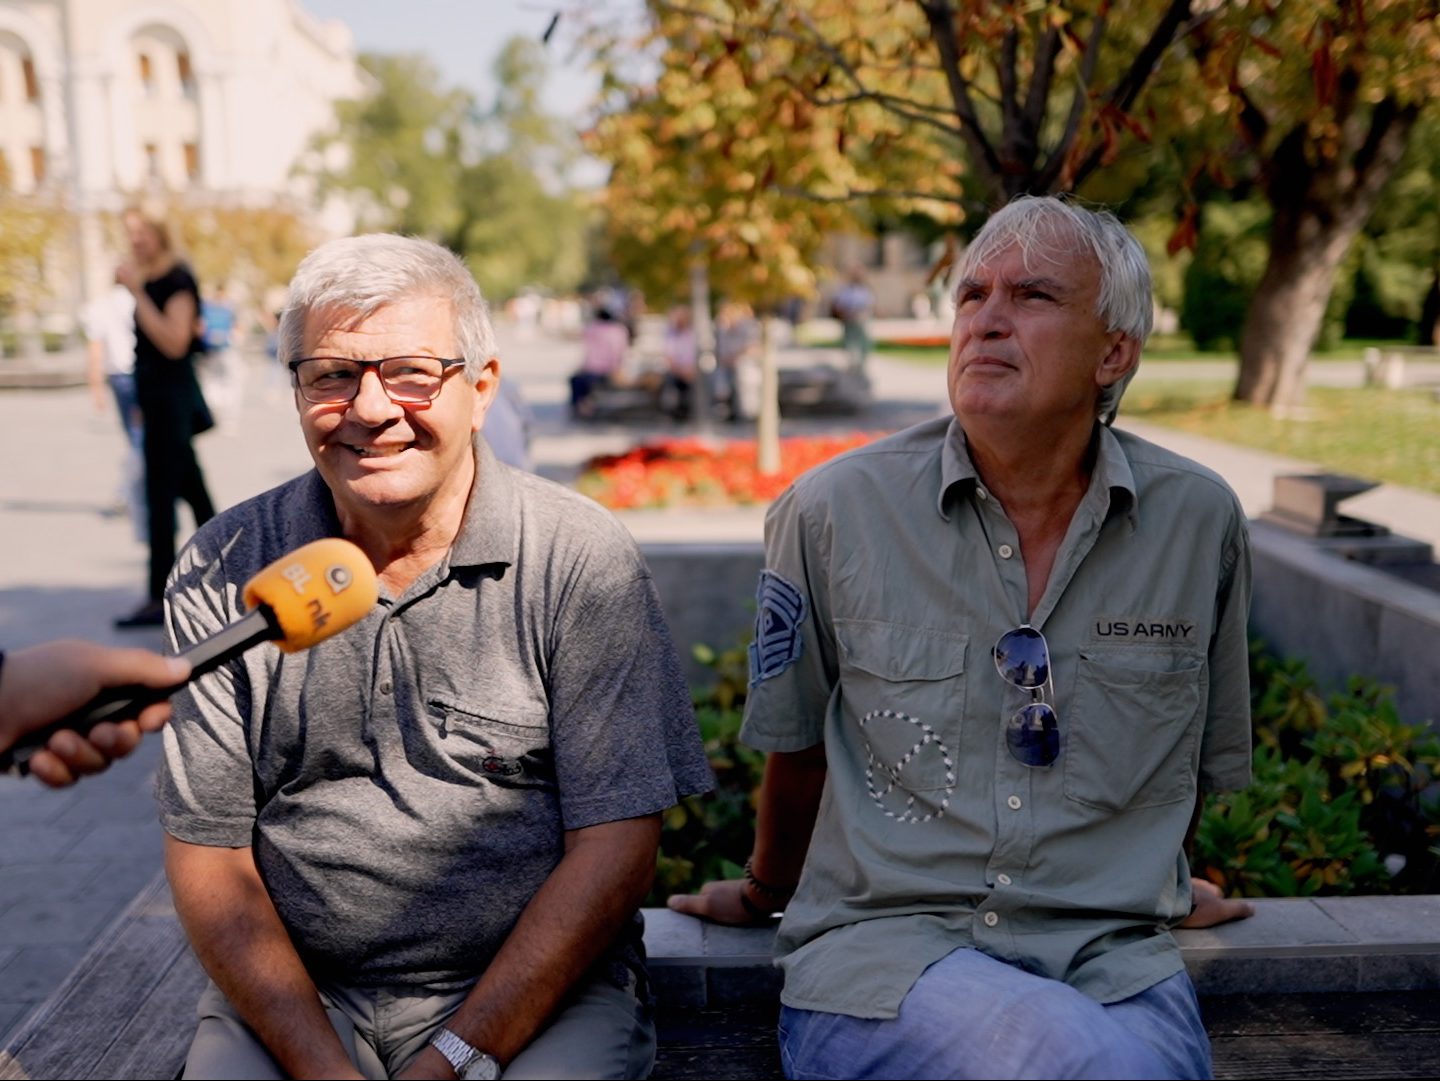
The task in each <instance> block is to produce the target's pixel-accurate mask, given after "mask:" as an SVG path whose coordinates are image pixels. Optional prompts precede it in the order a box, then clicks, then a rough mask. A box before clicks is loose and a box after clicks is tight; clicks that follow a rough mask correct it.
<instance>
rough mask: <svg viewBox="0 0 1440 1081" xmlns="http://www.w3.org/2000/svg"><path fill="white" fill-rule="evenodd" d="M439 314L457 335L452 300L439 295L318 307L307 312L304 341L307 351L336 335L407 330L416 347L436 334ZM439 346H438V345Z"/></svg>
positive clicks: (393, 332)
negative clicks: (322, 340)
mask: <svg viewBox="0 0 1440 1081" xmlns="http://www.w3.org/2000/svg"><path fill="white" fill-rule="evenodd" d="M436 314H439V315H440V316H441V317H442V318H443V320H444V323H443V325H444V326H445V327H446V328H448V330H449V332H450V336H451V337H452V338H453V334H454V322H455V320H454V312H453V310H452V308H451V305H450V301H449V299H448V298H446V297H443V296H440V295H438V294H435V293H429V292H417V293H408V294H406V295H404V296H400V297H396V298H378V297H377V298H373V299H371V298H362V299H360V301H359V302H358V303H330V304H317V305H316V306H315V307H313V308H310V309H309V310H308V311H306V313H305V322H304V325H303V327H302V331H301V341H302V342H303V343H304V348H305V351H306V352H310V351H311V349H312V348H313V347H314V345H315V343H316V342H318V341H320V340H321V339H323V338H325V337H327V336H330V335H334V334H361V335H367V334H386V335H395V334H400V335H402V336H403V335H404V334H405V333H406V332H407V331H408V332H409V333H410V334H412V335H413V336H414V337H415V338H416V339H417V341H416V343H415V344H416V345H417V346H418V345H421V344H426V343H422V342H420V341H419V340H418V339H419V338H421V337H423V336H427V335H433V334H434V332H435V325H436V320H435V319H434V318H433V316H434V315H436ZM437 344H438V343H437Z"/></svg>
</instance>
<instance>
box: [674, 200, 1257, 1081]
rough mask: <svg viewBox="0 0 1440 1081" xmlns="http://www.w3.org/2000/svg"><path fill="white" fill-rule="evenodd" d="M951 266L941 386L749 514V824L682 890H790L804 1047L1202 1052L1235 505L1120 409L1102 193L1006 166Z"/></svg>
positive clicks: (1137, 330)
mask: <svg viewBox="0 0 1440 1081" xmlns="http://www.w3.org/2000/svg"><path fill="white" fill-rule="evenodd" d="M958 278H959V287H958V290H957V295H956V317H955V323H954V329H953V332H952V335H951V345H950V364H949V369H948V388H949V397H950V404H951V406H952V408H953V412H954V416H953V417H950V416H947V417H945V418H942V419H939V420H936V421H932V422H928V423H925V424H921V425H918V426H917V427H914V428H911V429H909V430H907V431H904V432H900V433H899V434H897V435H895V436H892V437H890V438H888V439H884V440H881V441H879V442H877V443H874V444H871V445H870V446H868V447H866V448H863V449H861V450H858V451H854V452H852V453H850V454H847V455H845V456H843V457H841V458H839V459H836V460H835V461H833V462H831V463H828V464H826V465H823V466H820V467H819V468H817V469H815V470H813V471H812V472H810V473H809V474H807V475H805V476H804V477H802V478H800V480H798V481H797V482H796V483H795V485H794V486H793V487H792V488H791V489H790V490H789V491H788V492H786V493H785V495H784V496H782V497H781V498H780V499H779V500H778V501H777V502H776V503H775V505H774V506H773V508H772V509H771V511H770V513H769V515H768V517H767V519H766V529H765V535H766V559H767V569H766V570H765V571H764V573H763V574H762V577H761V582H760V589H759V596H758V600H759V614H758V617H757V624H756V640H755V644H754V647H753V648H752V652H751V673H750V681H751V690H750V698H749V701H748V703H747V709H746V717H745V726H744V730H743V738H745V739H746V740H747V742H749V743H750V744H751V745H753V746H755V747H758V748H761V749H763V750H766V751H768V752H770V755H769V758H768V759H767V765H766V772H765V777H764V782H763V785H762V788H761V797H760V803H759V807H758V817H757V827H756V840H755V847H754V849H753V854H752V857H751V859H750V862H749V863H748V865H747V867H746V875H745V878H744V879H743V880H735V881H730V882H721V883H711V884H709V885H708V886H707V887H706V888H705V890H704V891H703V892H702V893H701V894H700V895H699V896H695V897H687V898H675V899H673V900H672V906H673V907H675V908H677V909H680V910H682V911H687V912H693V913H695V914H697V915H702V916H706V917H709V918H712V919H717V920H721V921H725V922H734V923H741V922H754V921H759V920H762V919H764V918H767V917H769V916H770V915H771V914H772V913H774V912H777V911H780V910H782V909H783V911H784V917H783V919H782V921H781V923H780V928H779V935H778V940H777V953H778V957H779V962H778V963H779V965H780V967H781V968H782V969H783V970H784V977H785V982H784V991H783V994H782V1002H783V1009H782V1014H781V1020H780V1039H781V1050H782V1057H783V1061H784V1065H785V1069H786V1072H787V1074H788V1075H789V1076H791V1077H800V1078H804V1077H1054V1078H1059V1077H1099V1078H1121V1077H1147V1078H1149V1077H1199V1076H1208V1075H1209V1072H1210V1049H1209V1044H1208V1040H1207V1038H1206V1035H1205V1030H1204V1028H1203V1026H1202V1024H1201V1021H1200V1017H1199V1011H1198V1007H1197V1004H1196V999H1195V993H1194V989H1193V987H1192V986H1191V984H1190V981H1189V979H1188V977H1187V976H1186V974H1185V971H1184V968H1183V966H1182V963H1181V958H1180V952H1179V949H1178V948H1177V946H1176V944H1175V941H1174V939H1173V938H1172V936H1171V935H1170V933H1169V932H1170V929H1171V928H1173V927H1175V926H1176V925H1178V924H1179V923H1180V922H1181V921H1183V920H1186V919H1187V918H1189V917H1190V915H1191V911H1192V883H1191V880H1190V877H1189V874H1188V870H1187V864H1186V859H1185V855H1184V845H1185V842H1186V838H1187V830H1188V829H1190V828H1192V827H1193V822H1194V817H1195V815H1196V813H1197V811H1198V808H1199V806H1200V798H1201V792H1202V790H1203V789H1207V788H1234V787H1240V786H1244V785H1245V784H1246V783H1247V782H1248V780H1249V776H1250V724H1249V722H1250V697H1249V685H1248V665H1247V657H1248V654H1247V643H1246V615H1247V608H1248V604H1249V593H1250V557H1249V549H1248V541H1247V536H1246V528H1245V519H1244V515H1243V513H1242V512H1241V509H1240V506H1239V504H1238V503H1237V501H1236V499H1235V496H1234V495H1233V493H1231V491H1230V490H1229V489H1228V488H1227V487H1226V486H1225V484H1224V483H1223V482H1222V481H1221V480H1220V478H1219V477H1217V476H1215V474H1213V473H1211V472H1210V471H1209V470H1207V469H1204V468H1202V467H1201V466H1199V465H1197V464H1195V463H1194V462H1190V461H1187V460H1185V459H1183V458H1180V457H1177V456H1176V455H1174V454H1171V453H1169V452H1167V451H1164V450H1161V449H1160V448H1158V447H1155V446H1152V445H1150V444H1148V443H1146V442H1144V441H1143V440H1141V439H1138V438H1136V437H1134V436H1132V435H1129V434H1128V433H1125V432H1117V431H1113V430H1112V429H1111V428H1110V426H1109V423H1110V421H1111V420H1112V419H1113V417H1114V415H1115V410H1116V406H1117V404H1118V402H1119V400H1120V396H1121V394H1122V392H1123V390H1124V388H1125V385H1126V384H1127V383H1128V381H1129V380H1130V378H1131V377H1132V376H1133V374H1134V372H1135V368H1136V365H1137V363H1138V362H1139V359H1140V350H1141V347H1142V345H1143V343H1144V341H1145V338H1146V336H1147V334H1148V333H1149V330H1150V325H1151V287H1150V273H1149V268H1148V265H1147V262H1146V258H1145V254H1144V251H1143V250H1142V249H1141V247H1140V245H1139V244H1138V243H1137V242H1136V241H1135V239H1134V238H1133V237H1132V236H1131V235H1130V234H1129V233H1128V232H1127V231H1126V229H1125V228H1124V227H1123V226H1122V225H1121V224H1120V223H1119V222H1118V221H1116V219H1115V218H1114V217H1113V216H1111V215H1109V214H1106V213H1096V212H1092V211H1090V210H1087V209H1084V208H1081V207H1080V206H1078V205H1075V204H1073V203H1070V202H1066V201H1062V200H1058V199H1053V198H1022V199H1019V200H1017V201H1015V202H1013V203H1011V204H1010V205H1009V206H1007V207H1005V208H1003V209H1002V210H1000V211H999V212H998V213H996V214H995V215H994V216H993V217H992V218H991V219H990V220H989V222H988V223H987V224H986V226H985V227H984V228H983V229H982V230H981V232H980V234H979V235H978V236H977V237H976V238H975V240H974V242H973V243H972V244H971V246H970V247H969V248H968V250H967V251H966V252H965V255H964V259H963V262H962V265H961V266H960V267H959V274H958ZM1193 896H1195V897H1198V898H1202V899H1203V900H1204V901H1205V903H1206V910H1205V911H1204V912H1202V913H1199V914H1198V915H1200V916H1201V918H1202V919H1205V920H1209V921H1210V922H1216V921H1218V920H1220V919H1225V918H1232V917H1234V916H1237V915H1242V914H1243V913H1244V906H1243V905H1241V904H1239V903H1237V902H1224V901H1222V900H1220V899H1219V898H1218V897H1217V896H1214V895H1212V894H1210V893H1208V892H1207V891H1204V890H1203V889H1198V890H1197V891H1196V892H1194V893H1193Z"/></svg>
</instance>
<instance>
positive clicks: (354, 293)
mask: <svg viewBox="0 0 1440 1081" xmlns="http://www.w3.org/2000/svg"><path fill="white" fill-rule="evenodd" d="M414 296H436V297H441V298H443V299H445V300H448V301H449V302H450V306H451V308H452V309H453V311H454V313H455V343H456V346H457V347H458V348H459V350H460V355H461V356H462V357H464V358H465V378H466V379H468V380H469V381H470V382H471V383H472V384H473V383H475V381H476V380H478V379H479V378H480V373H481V372H482V371H483V370H484V367H485V364H486V362H487V361H489V360H490V359H491V358H492V357H494V356H495V355H496V346H495V330H494V328H493V327H492V326H491V325H490V312H489V309H488V307H487V306H486V304H485V298H484V297H482V296H481V295H480V287H479V286H478V285H476V284H475V279H474V278H472V277H471V276H470V272H469V271H468V270H467V269H465V264H464V263H462V262H461V261H460V260H459V259H458V258H457V257H456V256H455V254H454V253H453V252H450V251H447V250H446V249H445V248H442V247H441V246H440V245H439V244H435V243H432V242H431V241H429V240H422V239H421V238H419V237H413V236H399V235H397V234H395V233H370V234H368V235H366V236H352V237H344V238H342V239H340V240H331V241H328V242H327V243H324V244H321V245H320V246H319V247H318V248H316V249H315V250H314V251H312V252H311V253H310V254H309V255H307V256H305V258H304V259H303V260H301V262H300V266H299V267H298V268H297V269H296V271H295V277H294V278H293V279H291V281H290V295H289V298H288V299H287V300H286V303H285V310H284V312H282V313H281V315H280V328H279V331H278V334H277V339H278V340H277V349H278V353H279V360H280V363H282V364H286V363H288V362H289V361H291V360H294V359H295V358H296V357H299V356H300V355H301V352H302V350H303V348H304V338H305V321H306V319H307V318H308V317H309V315H310V313H311V312H313V311H317V310H322V309H337V310H340V311H346V312H354V313H355V314H356V315H359V316H368V315H371V314H372V313H374V312H375V311H377V310H378V309H380V308H383V307H385V306H386V305H387V304H395V303H397V302H399V301H402V300H405V299H407V298H410V297H414Z"/></svg>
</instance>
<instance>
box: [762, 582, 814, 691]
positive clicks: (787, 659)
mask: <svg viewBox="0 0 1440 1081" xmlns="http://www.w3.org/2000/svg"><path fill="white" fill-rule="evenodd" d="M755 602H756V612H755V641H753V642H751V643H750V686H752V687H753V686H755V684H757V683H760V682H762V681H763V680H767V679H769V678H770V677H771V676H778V675H779V674H780V673H781V672H783V671H785V669H787V668H789V667H790V666H791V665H792V664H794V663H795V662H796V660H798V659H799V657H800V647H801V639H800V624H801V623H803V622H805V595H804V594H803V593H801V592H800V591H799V590H798V589H796V588H795V587H794V586H793V585H791V584H790V583H789V582H787V581H786V580H785V579H784V578H781V577H780V575H778V574H776V573H775V572H774V571H768V570H767V571H761V572H760V585H759V587H758V588H757V589H756V590H755Z"/></svg>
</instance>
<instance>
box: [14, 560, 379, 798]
mask: <svg viewBox="0 0 1440 1081" xmlns="http://www.w3.org/2000/svg"><path fill="white" fill-rule="evenodd" d="M241 596H242V597H243V599H244V601H245V605H246V607H248V608H249V609H250V611H249V612H247V613H246V614H245V615H244V616H242V617H241V618H240V619H238V620H236V621H235V622H234V623H232V624H230V625H229V626H228V627H226V628H225V629H224V630H221V631H217V632H216V633H215V634H213V635H211V636H210V637H209V638H206V639H205V640H204V641H202V642H196V643H195V644H194V645H193V646H191V647H190V648H189V649H188V650H186V651H185V652H184V653H182V654H180V656H181V657H183V658H184V659H185V660H187V661H189V662H190V679H187V680H186V681H185V683H189V682H190V680H193V679H194V678H195V677H196V676H202V675H204V674H205V673H206V672H211V671H214V670H215V669H216V668H219V667H220V666H221V665H222V664H225V663H226V662H227V661H230V660H233V659H234V658H236V657H238V656H240V654H242V653H244V652H245V651H246V650H247V649H249V648H251V647H252V646H257V645H259V644H260V643H261V642H274V643H275V644H276V645H277V646H279V648H280V649H281V651H282V652H285V653H295V652H298V651H299V650H302V649H309V648H310V647H311V646H313V645H315V644H316V643H317V642H323V641H324V640H325V639H326V638H329V637H330V636H331V635H332V634H339V633H340V632H341V631H343V630H344V629H345V628H346V627H349V626H350V625H351V624H353V623H358V622H359V621H360V620H361V619H364V618H365V615H366V613H368V612H369V611H370V609H372V608H374V607H375V601H376V599H377V598H378V597H379V596H380V583H379V582H378V581H377V580H376V578H375V568H374V567H372V566H371V565H370V560H369V559H368V558H366V556H365V553H364V552H362V551H361V550H360V549H359V548H357V547H356V546H355V545H353V544H351V543H350V542H349V541H347V540H341V539H340V538H339V537H327V538H326V539H324V540H317V541H311V542H310V543H309V544H306V545H304V546H302V547H300V548H297V549H295V551H293V552H291V553H289V554H288V555H284V556H281V557H280V558H279V559H277V560H276V561H275V562H274V563H271V564H270V565H269V566H268V567H266V568H265V569H264V570H262V571H260V573H258V574H256V575H255V577H253V578H251V579H250V581H248V582H246V583H245V589H244V591H243V593H242V594H241ZM185 683H177V684H175V685H174V686H173V687H141V686H128V687H111V688H109V689H108V690H105V691H102V692H100V694H98V695H96V696H95V697H94V698H92V699H91V700H90V701H89V702H88V703H86V704H85V705H83V706H81V707H80V708H79V709H77V710H76V711H75V712H74V713H71V714H68V715H67V716H64V717H61V718H60V719H59V720H57V721H52V722H50V723H49V724H47V725H46V726H45V727H43V728H39V729H36V730H35V731H33V732H29V733H27V734H26V735H25V736H23V737H21V739H20V740H19V742H17V743H16V744H15V745H14V746H12V747H11V748H10V749H9V750H8V751H6V752H4V753H0V774H3V773H10V774H18V775H20V776H24V775H25V774H27V773H29V772H30V759H31V757H33V756H34V754H35V753H36V752H37V751H39V750H40V749H41V748H42V747H44V746H45V744H46V743H47V742H49V739H50V737H51V736H53V735H54V734H55V733H56V732H58V731H60V730H61V729H63V728H69V729H73V730H74V731H76V732H79V733H81V734H82V735H83V734H84V733H86V732H88V731H90V729H92V728H94V727H95V726H96V725H97V724H100V723H101V722H102V721H124V720H129V719H130V718H132V717H135V716H137V715H138V714H139V713H140V711H141V710H142V709H144V708H145V707H146V706H148V705H150V704H151V703H152V702H159V701H160V700H161V699H164V698H169V697H170V695H172V694H174V693H175V692H176V691H178V690H179V689H180V688H181V687H183V686H185Z"/></svg>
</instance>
